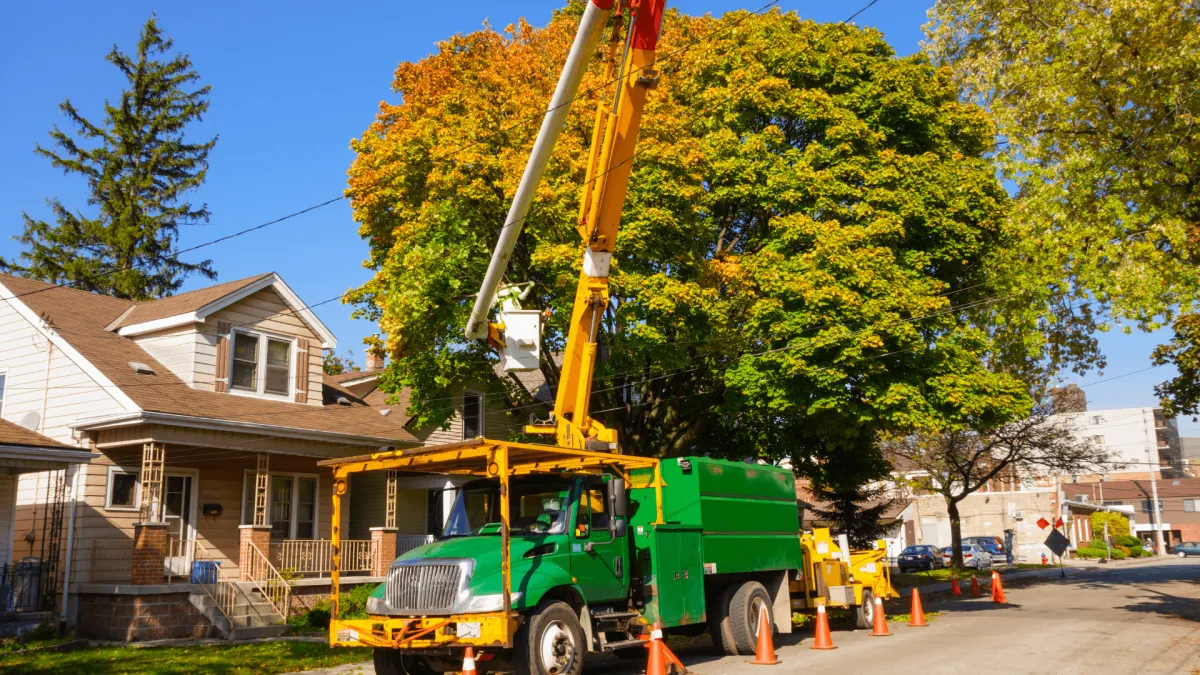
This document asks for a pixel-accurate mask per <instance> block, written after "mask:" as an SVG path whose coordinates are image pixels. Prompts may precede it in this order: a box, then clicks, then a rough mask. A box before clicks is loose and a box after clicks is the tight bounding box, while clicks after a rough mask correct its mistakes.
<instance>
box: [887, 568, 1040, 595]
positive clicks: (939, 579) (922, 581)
mask: <svg viewBox="0 0 1200 675" xmlns="http://www.w3.org/2000/svg"><path fill="white" fill-rule="evenodd" d="M1041 567H1043V566H1042V565H1025V564H1021V565H1014V566H1013V567H1010V568H1008V569H1040V568H1041ZM1000 574H1004V570H1003V569H1002V570H1000ZM991 576H992V571H991V570H975V569H965V570H959V572H958V578H959V581H960V583H961V582H962V581H964V580H965V581H966V582H967V583H968V584H970V583H971V577H979V578H980V579H987V578H989V577H991ZM947 581H950V570H948V569H940V570H932V571H929V572H909V573H907V574H893V575H892V585H893V586H895V587H896V588H912V587H913V586H924V585H926V584H940V583H945V582H947ZM963 590H964V591H966V590H967V589H965V588H964V589H963Z"/></svg>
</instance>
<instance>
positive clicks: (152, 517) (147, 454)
mask: <svg viewBox="0 0 1200 675" xmlns="http://www.w3.org/2000/svg"><path fill="white" fill-rule="evenodd" d="M166 455H167V453H166V448H165V447H164V446H163V444H162V443H143V444H142V475H141V484H142V503H141V504H140V505H139V509H140V514H139V515H140V516H141V520H142V522H143V523H160V522H162V521H163V519H162V487H163V464H164V463H165V461H166Z"/></svg>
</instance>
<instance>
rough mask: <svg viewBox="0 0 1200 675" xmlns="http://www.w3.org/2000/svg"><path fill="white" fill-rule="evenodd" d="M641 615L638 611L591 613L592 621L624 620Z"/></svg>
mask: <svg viewBox="0 0 1200 675" xmlns="http://www.w3.org/2000/svg"><path fill="white" fill-rule="evenodd" d="M639 616H641V614H640V613H639V612H633V611H629V612H605V613H604V614H593V615H592V621H624V620H628V619H635V618H637V617H639Z"/></svg>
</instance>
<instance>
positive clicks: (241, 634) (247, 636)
mask: <svg viewBox="0 0 1200 675" xmlns="http://www.w3.org/2000/svg"><path fill="white" fill-rule="evenodd" d="M287 629H288V626H287V624H286V623H284V624H278V625H274V626H248V627H245V628H234V629H233V632H232V633H231V634H230V635H229V637H228V639H230V640H253V639H256V638H269V637H279V636H280V635H283V634H284V633H286V632H287Z"/></svg>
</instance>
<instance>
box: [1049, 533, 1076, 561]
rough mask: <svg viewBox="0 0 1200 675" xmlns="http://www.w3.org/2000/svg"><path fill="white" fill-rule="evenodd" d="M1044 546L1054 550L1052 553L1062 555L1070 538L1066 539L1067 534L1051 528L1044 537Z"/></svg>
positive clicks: (1069, 542) (1068, 544)
mask: <svg viewBox="0 0 1200 675" xmlns="http://www.w3.org/2000/svg"><path fill="white" fill-rule="evenodd" d="M1044 543H1045V544H1046V548H1048V549H1050V550H1051V551H1053V552H1054V555H1056V556H1058V557H1060V558H1061V557H1062V556H1063V554H1064V553H1066V552H1067V547H1068V546H1070V545H1071V540H1070V539H1067V535H1065V534H1063V533H1062V532H1059V531H1058V530H1051V531H1050V536H1048V537H1046V541H1045V542H1044Z"/></svg>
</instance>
